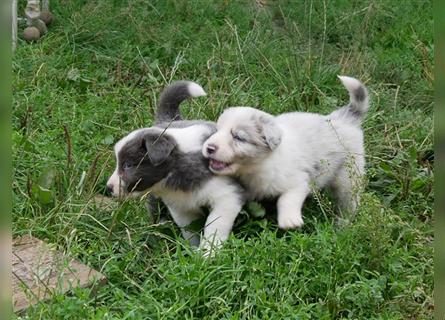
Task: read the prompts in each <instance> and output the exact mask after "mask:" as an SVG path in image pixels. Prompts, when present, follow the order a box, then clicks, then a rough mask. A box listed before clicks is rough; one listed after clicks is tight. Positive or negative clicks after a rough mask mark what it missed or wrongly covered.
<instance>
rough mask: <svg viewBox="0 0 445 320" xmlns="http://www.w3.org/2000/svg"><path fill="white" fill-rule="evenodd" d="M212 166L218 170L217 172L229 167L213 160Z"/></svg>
mask: <svg viewBox="0 0 445 320" xmlns="http://www.w3.org/2000/svg"><path fill="white" fill-rule="evenodd" d="M210 165H211V166H212V168H213V169H216V170H222V169H224V168H225V167H227V165H226V164H225V163H224V162H220V161H216V160H211V161H210Z"/></svg>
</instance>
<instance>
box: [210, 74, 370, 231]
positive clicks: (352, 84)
mask: <svg viewBox="0 0 445 320" xmlns="http://www.w3.org/2000/svg"><path fill="white" fill-rule="evenodd" d="M339 78H340V80H341V82H342V83H343V85H344V86H345V87H346V89H347V90H348V92H349V96H350V102H349V104H348V105H347V106H344V107H342V108H340V109H338V110H336V111H334V112H332V113H331V114H329V115H320V114H314V113H304V112H292V113H285V114H282V115H279V116H276V117H274V116H272V115H270V114H268V113H266V112H263V111H260V110H257V109H253V108H249V107H234V108H229V109H227V110H226V111H224V113H223V114H222V115H221V116H220V117H219V119H218V122H217V132H216V133H215V134H213V135H212V136H211V137H210V138H209V139H208V140H207V141H206V142H205V143H204V146H203V150H202V152H203V155H204V156H205V157H206V158H209V159H210V170H212V171H213V172H214V173H216V174H218V175H221V176H224V175H231V176H236V177H238V178H239V179H240V182H241V184H242V185H243V186H244V187H245V188H246V189H247V192H248V194H249V196H248V198H252V199H262V198H269V197H278V201H277V210H278V225H279V227H280V228H282V229H293V228H297V227H300V226H302V225H303V217H302V214H301V208H302V206H303V202H304V200H305V199H306V197H307V196H308V195H309V194H310V193H311V191H313V189H314V188H323V187H327V186H329V187H332V189H333V191H334V195H335V196H336V197H337V198H338V201H339V206H340V209H341V210H342V211H348V212H354V211H355V210H356V207H357V205H358V202H359V193H358V188H360V186H361V185H362V183H361V180H362V179H361V178H362V176H363V174H364V164H365V159H364V147H363V132H362V129H361V128H360V125H361V121H362V119H363V117H364V115H365V113H366V111H367V110H368V107H369V97H368V91H367V89H366V87H365V86H364V85H363V84H362V83H361V82H360V81H358V80H356V79H354V78H350V77H344V76H343V77H341V76H340V77H339Z"/></svg>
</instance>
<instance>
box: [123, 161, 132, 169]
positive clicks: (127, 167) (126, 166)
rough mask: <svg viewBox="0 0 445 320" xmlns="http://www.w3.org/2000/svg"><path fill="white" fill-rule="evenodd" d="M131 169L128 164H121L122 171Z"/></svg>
mask: <svg viewBox="0 0 445 320" xmlns="http://www.w3.org/2000/svg"><path fill="white" fill-rule="evenodd" d="M131 167H133V166H132V165H131V164H130V163H128V162H124V163H123V164H122V168H123V169H124V170H128V169H130V168H131Z"/></svg>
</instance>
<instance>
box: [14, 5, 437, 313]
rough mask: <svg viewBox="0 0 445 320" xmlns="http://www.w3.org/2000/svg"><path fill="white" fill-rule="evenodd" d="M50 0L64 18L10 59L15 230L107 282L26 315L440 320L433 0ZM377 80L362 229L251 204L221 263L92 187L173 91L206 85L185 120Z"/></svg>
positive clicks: (324, 214) (316, 97)
mask: <svg viewBox="0 0 445 320" xmlns="http://www.w3.org/2000/svg"><path fill="white" fill-rule="evenodd" d="M268 3H269V5H268V6H267V7H261V6H258V5H257V4H256V2H255V1H242V2H241V1H212V2H211V1H208V2H205V1H176V0H175V1H161V0H157V1H150V3H147V2H145V1H138V0H134V1H108V0H107V1H106V0H96V1H81V0H78V1H53V2H52V3H51V5H52V10H53V12H54V14H55V17H56V20H55V22H54V24H53V26H52V27H51V28H50V32H49V33H48V34H47V35H46V36H45V37H44V38H43V39H42V40H41V41H40V42H38V43H35V44H26V43H24V42H23V41H20V42H19V46H18V49H17V51H16V53H15V55H14V60H13V71H14V78H13V88H14V106H13V137H12V139H13V160H14V169H13V177H14V179H13V181H14V182H13V203H14V206H13V234H14V236H19V235H23V234H32V235H34V236H36V237H39V238H41V239H43V240H46V241H48V242H50V243H53V244H55V245H56V246H57V247H58V248H59V249H60V250H62V251H64V252H67V253H69V254H70V255H71V256H73V257H76V258H77V259H79V260H81V261H82V262H84V263H87V264H88V265H90V266H92V267H94V268H96V269H98V270H100V271H101V272H103V273H104V274H105V275H106V277H107V278H108V283H107V284H106V285H104V286H102V287H101V288H100V289H99V290H98V292H97V294H96V295H95V296H91V295H90V289H76V290H74V292H72V294H70V295H60V296H56V297H54V298H53V299H52V300H50V301H47V302H45V303H41V304H38V305H37V306H36V307H33V308H30V309H28V311H27V312H26V314H25V315H23V317H25V318H26V317H27V318H30V319H62V318H64V319H71V318H77V319H90V318H91V319H111V318H114V319H127V318H131V319H157V318H162V319H290V318H292V319H296V318H298V319H341V318H352V319H431V318H432V313H433V298H432V290H433V246H432V240H433V214H432V212H433V200H434V193H433V187H432V185H433V178H434V174H433V171H432V166H433V162H434V153H433V76H432V68H433V67H432V57H433V50H434V47H433V35H432V26H433V20H432V4H431V2H430V1H421V0H418V1H414V0H413V1H408V0H407V1H399V2H394V1H389V0H388V1H386V0H382V1H377V0H376V1H362V0H360V1H346V0H337V1H309V0H304V1H303V0H301V1H290V0H288V1H286V0H282V1H277V2H273V1H268ZM337 74H345V75H351V76H355V77H357V78H359V79H361V80H362V81H364V82H366V84H367V85H368V86H369V89H370V92H371V94H372V107H371V110H370V112H369V114H368V116H367V118H366V121H365V122H364V130H365V137H366V138H365V139H366V150H367V180H368V185H367V187H366V191H365V194H364V198H363V203H362V206H361V207H360V209H359V212H358V215H357V218H356V220H355V221H354V223H353V224H351V225H348V226H345V227H343V228H338V227H336V225H335V223H334V218H333V213H332V211H333V209H332V208H333V204H332V203H331V201H330V200H329V198H328V197H326V196H322V197H321V198H317V199H311V200H309V201H308V202H307V204H306V205H305V208H304V216H305V222H306V224H305V226H304V227H303V229H302V230H299V231H290V232H283V231H280V230H278V229H277V226H276V224H275V223H274V222H273V221H271V220H269V219H266V218H264V217H263V218H261V217H259V218H249V217H248V214H247V213H246V212H245V211H243V212H242V213H241V215H240V217H239V219H238V220H237V223H236V226H235V228H234V232H233V235H232V236H231V238H230V239H229V241H228V242H227V243H226V245H225V246H224V248H223V249H222V250H221V251H220V252H219V254H218V255H217V256H216V257H215V258H214V259H209V260H205V259H203V258H202V257H201V256H200V255H199V254H197V253H196V252H194V251H193V250H192V249H190V248H189V247H188V246H187V244H186V243H185V241H184V240H182V239H181V237H180V236H179V232H178V230H177V229H176V228H175V226H173V225H171V224H162V225H159V224H156V223H154V221H153V219H152V218H151V217H149V216H148V215H147V212H146V209H145V204H144V203H143V201H137V200H134V201H127V202H123V203H118V204H117V205H115V208H114V209H112V210H109V209H108V208H105V207H104V206H101V205H98V204H97V203H96V202H95V201H94V199H95V198H94V196H95V195H97V194H102V193H103V192H104V185H105V182H106V179H107V177H108V175H109V174H110V173H111V172H112V170H113V166H114V163H113V159H112V145H113V143H115V142H116V141H117V140H118V139H119V138H120V137H121V136H123V135H124V134H125V133H127V132H129V131H131V130H133V129H135V128H139V127H145V126H149V125H150V124H151V123H152V120H153V107H154V106H155V104H156V99H157V98H158V96H159V93H160V90H161V88H162V87H164V86H165V85H166V84H167V83H169V82H171V81H172V80H177V79H192V80H194V81H197V82H198V83H200V84H202V85H203V86H204V88H205V89H206V91H207V93H208V97H207V98H200V99H198V100H196V101H192V102H188V103H186V104H185V105H184V108H183V111H184V114H185V116H186V117H187V118H190V119H192V118H204V119H210V120H216V119H217V117H218V115H219V114H220V112H221V111H222V110H223V109H224V108H226V107H227V106H230V105H250V106H256V107H259V108H261V109H263V110H266V111H268V112H270V113H273V114H279V113H282V112H286V111H294V110H298V111H310V112H321V113H329V112H330V111H331V110H333V109H335V108H336V107H338V106H340V105H342V104H344V103H346V101H347V99H348V97H347V93H346V91H345V90H344V88H343V87H342V86H341V85H340V83H339V81H338V80H337V78H336V75H337Z"/></svg>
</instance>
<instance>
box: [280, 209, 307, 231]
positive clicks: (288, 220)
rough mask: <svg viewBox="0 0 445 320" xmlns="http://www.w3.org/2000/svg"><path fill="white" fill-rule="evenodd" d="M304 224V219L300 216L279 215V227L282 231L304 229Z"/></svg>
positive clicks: (294, 214)
mask: <svg viewBox="0 0 445 320" xmlns="http://www.w3.org/2000/svg"><path fill="white" fill-rule="evenodd" d="M303 224H304V222H303V217H302V216H301V215H300V214H296V213H293V214H278V227H279V228H280V229H284V230H289V229H297V228H300V227H302V226H303Z"/></svg>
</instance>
